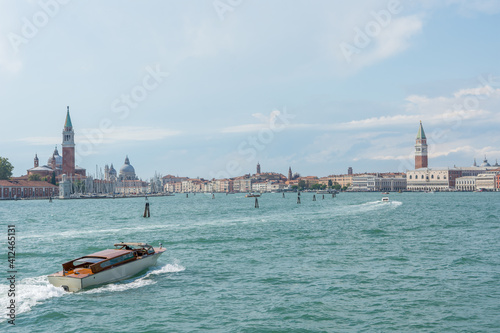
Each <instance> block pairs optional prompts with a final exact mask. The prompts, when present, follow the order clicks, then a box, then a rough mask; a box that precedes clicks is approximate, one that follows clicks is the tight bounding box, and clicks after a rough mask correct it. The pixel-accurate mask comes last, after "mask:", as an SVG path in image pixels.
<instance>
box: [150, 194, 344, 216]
mask: <svg viewBox="0 0 500 333" xmlns="http://www.w3.org/2000/svg"><path fill="white" fill-rule="evenodd" d="M226 195H227V193H226ZM282 197H283V199H284V198H285V192H283V195H282ZM186 198H189V193H186ZM332 198H335V193H332ZM212 199H215V194H214V193H212ZM322 199H323V200H324V199H325V195H324V194H323V197H322ZM312 201H316V194H314V195H313V198H312ZM297 204H300V192H297ZM259 207H260V206H259V199H258V198H255V208H259ZM143 217H151V212H150V211H149V202H148V197H146V205H145V207H144V215H143Z"/></svg>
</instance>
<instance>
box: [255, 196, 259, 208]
mask: <svg viewBox="0 0 500 333" xmlns="http://www.w3.org/2000/svg"><path fill="white" fill-rule="evenodd" d="M255 208H259V200H258V199H257V198H255Z"/></svg>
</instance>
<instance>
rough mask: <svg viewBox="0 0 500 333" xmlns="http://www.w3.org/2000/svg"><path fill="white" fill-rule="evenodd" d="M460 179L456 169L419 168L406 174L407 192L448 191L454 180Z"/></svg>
mask: <svg viewBox="0 0 500 333" xmlns="http://www.w3.org/2000/svg"><path fill="white" fill-rule="evenodd" d="M459 177H462V170H460V169H457V168H421V169H417V170H411V171H408V172H407V184H408V185H407V189H408V191H449V190H453V189H455V180H456V179H457V178H459Z"/></svg>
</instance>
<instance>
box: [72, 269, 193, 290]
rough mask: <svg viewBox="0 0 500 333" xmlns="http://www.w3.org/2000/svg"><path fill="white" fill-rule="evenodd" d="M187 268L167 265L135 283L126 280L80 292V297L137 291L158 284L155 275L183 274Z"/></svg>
mask: <svg viewBox="0 0 500 333" xmlns="http://www.w3.org/2000/svg"><path fill="white" fill-rule="evenodd" d="M185 269H186V268H185V267H184V266H181V265H179V264H178V263H174V264H166V265H164V266H162V267H160V268H158V269H155V270H152V271H148V272H147V273H146V275H144V276H141V277H140V278H138V279H137V278H135V279H134V280H133V281H131V280H130V279H129V280H125V281H121V282H117V283H112V284H107V285H105V286H102V287H99V288H95V289H90V290H87V291H82V292H79V293H78V295H80V294H98V293H104V292H115V291H124V290H128V289H136V288H141V287H144V286H148V285H151V284H156V282H157V281H155V280H153V279H151V278H150V277H151V276H153V275H161V274H165V273H177V272H182V271H183V270H185Z"/></svg>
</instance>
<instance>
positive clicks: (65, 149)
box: [62, 106, 75, 176]
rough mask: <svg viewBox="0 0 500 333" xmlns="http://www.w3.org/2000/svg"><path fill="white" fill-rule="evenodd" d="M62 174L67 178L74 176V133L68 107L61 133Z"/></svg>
mask: <svg viewBox="0 0 500 333" xmlns="http://www.w3.org/2000/svg"><path fill="white" fill-rule="evenodd" d="M62 135H63V142H62V154H63V156H62V158H63V161H62V172H63V173H64V174H66V175H68V176H70V175H74V174H75V132H74V131H73V124H72V123H71V117H70V115H69V106H68V107H67V112H66V121H65V122H64V129H63V132H62Z"/></svg>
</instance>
